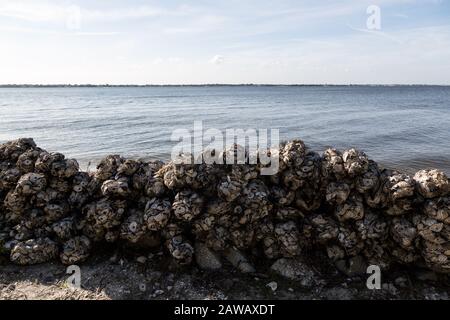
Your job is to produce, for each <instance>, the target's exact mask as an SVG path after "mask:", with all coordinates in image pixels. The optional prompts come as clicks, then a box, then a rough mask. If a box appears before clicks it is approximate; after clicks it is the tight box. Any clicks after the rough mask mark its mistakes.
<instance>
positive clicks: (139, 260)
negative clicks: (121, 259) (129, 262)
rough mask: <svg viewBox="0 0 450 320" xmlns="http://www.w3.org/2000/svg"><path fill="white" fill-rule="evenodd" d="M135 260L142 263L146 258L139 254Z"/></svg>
mask: <svg viewBox="0 0 450 320" xmlns="http://www.w3.org/2000/svg"><path fill="white" fill-rule="evenodd" d="M136 261H137V262H139V263H142V264H144V263H145V262H147V258H146V257H144V256H140V257H137V258H136Z"/></svg>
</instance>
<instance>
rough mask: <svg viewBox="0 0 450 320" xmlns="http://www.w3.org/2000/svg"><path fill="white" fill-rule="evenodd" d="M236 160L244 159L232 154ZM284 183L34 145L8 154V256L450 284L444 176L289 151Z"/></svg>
mask: <svg viewBox="0 0 450 320" xmlns="http://www.w3.org/2000/svg"><path fill="white" fill-rule="evenodd" d="M227 152H231V153H232V152H235V150H228V151H227ZM279 158H280V164H279V168H280V170H279V172H278V173H277V174H275V175H272V176H265V175H262V174H261V173H260V170H261V168H262V166H261V165H259V164H255V165H246V164H241V165H239V164H236V165H215V164H213V165H211V164H205V163H201V164H194V165H191V164H189V165H187V164H184V165H183V164H177V163H174V162H169V163H163V162H160V161H142V160H133V159H125V158H123V157H121V156H118V155H109V156H107V157H106V158H104V159H103V160H101V161H100V163H99V164H98V166H97V169H96V170H95V171H94V172H89V173H88V172H83V171H80V169H79V165H78V163H77V161H76V160H73V159H66V158H65V156H64V155H62V154H60V153H49V152H47V151H45V150H43V149H41V148H39V147H37V146H36V144H35V142H34V141H33V140H32V139H18V140H14V141H10V142H7V143H4V144H1V145H0V254H1V255H4V256H7V257H9V259H10V261H11V262H13V263H16V264H20V265H30V264H36V263H42V262H45V261H49V260H54V259H59V260H60V261H61V262H62V263H64V264H75V263H81V262H83V261H84V260H85V259H87V258H88V257H89V256H90V255H93V254H95V251H94V250H95V249H94V248H96V247H98V246H99V245H101V244H102V243H116V244H117V245H122V244H139V245H140V246H141V247H143V248H153V247H155V246H156V247H160V248H162V249H163V250H164V252H165V253H166V254H167V255H168V256H170V257H172V258H173V259H174V261H176V262H177V263H179V264H182V265H185V264H190V263H192V262H193V261H195V259H194V257H195V254H196V253H195V249H194V248H195V247H196V246H195V245H194V243H196V242H200V243H202V244H203V245H204V246H206V247H207V248H209V249H210V250H212V251H213V252H215V253H216V254H217V255H224V254H226V252H227V250H229V249H233V250H239V251H242V252H245V253H246V254H248V255H249V256H254V257H255V258H258V259H259V260H260V259H262V258H263V259H268V260H270V259H276V258H280V257H285V258H291V257H295V256H299V255H305V254H307V253H308V252H310V250H318V251H321V252H323V253H324V255H326V256H327V257H328V258H329V259H330V262H333V261H337V260H341V259H349V258H351V257H355V256H359V257H363V258H364V259H365V260H366V261H367V262H368V263H371V264H377V265H380V266H383V267H384V268H389V267H390V266H392V265H393V264H400V265H425V266H427V267H428V268H430V269H432V270H434V271H436V272H441V273H450V183H449V179H448V177H447V176H446V175H445V174H444V173H443V172H441V171H439V170H434V169H429V170H420V171H418V172H417V173H416V174H415V175H413V176H409V175H407V174H405V173H402V172H398V171H394V170H389V169H386V168H381V167H380V166H379V165H378V164H377V163H376V162H374V161H372V160H370V159H369V158H368V157H367V155H366V154H365V153H364V152H361V151H358V150H355V149H350V150H346V151H344V152H340V151H339V150H335V149H328V150H325V151H324V152H323V153H322V154H319V153H316V152H314V151H311V150H309V149H308V148H307V147H306V146H305V144H304V143H303V141H301V140H294V141H290V142H288V143H285V144H283V145H281V147H280V150H279Z"/></svg>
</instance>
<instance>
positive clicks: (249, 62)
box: [0, 0, 450, 84]
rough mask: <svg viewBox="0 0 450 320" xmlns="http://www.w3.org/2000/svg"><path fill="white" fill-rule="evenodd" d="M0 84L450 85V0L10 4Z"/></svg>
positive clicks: (2, 31) (0, 42)
mask: <svg viewBox="0 0 450 320" xmlns="http://www.w3.org/2000/svg"><path fill="white" fill-rule="evenodd" d="M372 5H375V6H377V7H378V8H379V9H380V15H379V17H380V23H381V25H380V26H381V28H380V29H368V27H367V19H368V18H369V16H370V15H371V14H370V13H369V14H368V13H367V8H368V7H369V6H372ZM0 83H44V84H45V83H96V84H100V83H111V84H122V83H136V84H145V83H150V84H168V83H170V84H188V83H192V84H198V83H274V84H292V83H311V84H315V83H335V84H336V83H342V84H348V83H372V84H392V83H403V84H411V83H420V84H450V0H421V1H419V0H379V1H375V0H368V1H366V0H352V1H349V0H341V1H310V0H308V1H283V0H281V1H266V0H259V1H245V0H241V1H235V0H227V1H224V0H220V1H219V0H216V1H201V0H200V1H174V0H168V1H144V0H127V1H117V0H96V1H95V0H94V1H92V0H90V1H86V0H78V1H77V0H73V1H68V0H67V1H66V0H62V1H59V0H54V1H44V0H10V1H6V0H0Z"/></svg>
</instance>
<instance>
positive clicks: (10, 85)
mask: <svg viewBox="0 0 450 320" xmlns="http://www.w3.org/2000/svg"><path fill="white" fill-rule="evenodd" d="M208 86H209V87H213V86H217V87H220V86H224V87H226V86H230V87H231V86H235V87H238V86H255V87H258V86H261V87H263V86H272V87H325V86H329V87H333V86H336V87H337V86H347V87H352V86H371V87H396V86H397V87H400V86H402V87H414V86H417V87H418V86H420V87H449V86H450V84H421V83H414V84H402V83H392V84H372V83H365V84H363V83H347V84H345V83H322V84H313V83H311V84H308V83H287V84H273V83H203V84H108V83H105V84H91V83H80V84H73V83H67V84H64V83H55V84H35V83H22V84H16V83H8V84H0V88H64V87H69V88H70V87H77V88H79V87H86V88H87V87H97V88H99V87H208Z"/></svg>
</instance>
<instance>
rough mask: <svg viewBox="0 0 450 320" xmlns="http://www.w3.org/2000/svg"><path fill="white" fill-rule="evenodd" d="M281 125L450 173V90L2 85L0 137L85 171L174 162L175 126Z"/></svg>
mask: <svg viewBox="0 0 450 320" xmlns="http://www.w3.org/2000/svg"><path fill="white" fill-rule="evenodd" d="M194 120H203V125H204V127H205V128H218V129H221V130H223V129H226V128H243V129H248V128H278V129H280V135H281V138H282V139H289V138H295V137H299V138H301V139H303V140H304V141H305V142H306V143H307V144H309V145H310V146H311V147H312V148H314V149H316V150H319V151H321V150H324V149H325V148H326V147H327V146H336V147H338V148H346V147H358V148H360V149H362V150H364V151H365V152H366V153H367V154H368V155H369V156H370V157H371V158H373V159H374V160H376V161H379V162H381V163H383V164H385V165H389V166H392V167H395V168H403V169H407V170H413V169H414V170H415V169H418V168H425V167H437V168H440V169H443V170H445V171H446V172H447V173H450V87H369V86H367V87H365V86H361V87H283V86H280V87H248V86H243V87H227V86H222V87H148V88H17V89H9V88H8V89H6V88H3V89H0V142H4V141H6V140H10V139H15V138H17V137H33V138H35V141H36V142H37V143H38V145H39V146H41V147H42V148H45V149H47V150H49V151H59V152H62V153H64V154H66V155H67V156H69V157H74V158H76V159H78V160H79V162H80V164H81V165H82V166H83V167H84V168H85V167H86V165H87V163H88V162H89V161H92V162H93V163H95V162H97V161H98V159H99V158H101V157H102V156H104V155H106V154H109V153H120V154H123V155H127V156H146V157H152V158H161V159H167V158H168V157H169V154H170V150H171V148H172V147H173V146H174V145H175V142H171V141H170V136H171V133H172V130H174V129H177V128H187V129H192V128H193V123H194Z"/></svg>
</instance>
